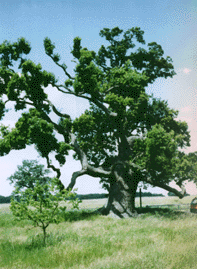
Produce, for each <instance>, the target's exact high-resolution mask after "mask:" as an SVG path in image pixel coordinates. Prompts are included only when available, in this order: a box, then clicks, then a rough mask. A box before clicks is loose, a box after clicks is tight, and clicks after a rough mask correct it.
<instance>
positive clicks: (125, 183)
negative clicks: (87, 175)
mask: <svg viewBox="0 0 197 269" xmlns="http://www.w3.org/2000/svg"><path fill="white" fill-rule="evenodd" d="M138 183H139V181H138V180H137V181H136V180H134V177H131V176H129V175H128V173H126V171H125V170H124V168H123V166H122V165H117V166H116V168H115V170H114V180H112V181H111V183H110V190H109V198H108V202H107V205H106V207H105V208H104V209H103V211H102V213H103V214H105V215H109V216H112V217H116V218H130V217H134V216H136V215H137V212H136V210H135V195H136V190H137V186H138Z"/></svg>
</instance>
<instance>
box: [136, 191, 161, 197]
mask: <svg viewBox="0 0 197 269" xmlns="http://www.w3.org/2000/svg"><path fill="white" fill-rule="evenodd" d="M141 195H142V197H152V196H154V197H155V196H160V197H164V196H165V195H163V194H162V193H151V192H142V193H141ZM136 197H140V193H139V192H136Z"/></svg>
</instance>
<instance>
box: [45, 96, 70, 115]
mask: <svg viewBox="0 0 197 269" xmlns="http://www.w3.org/2000/svg"><path fill="white" fill-rule="evenodd" d="M47 103H48V104H49V105H50V106H51V108H52V110H53V112H54V113H55V114H56V115H57V116H59V117H62V118H68V119H70V115H68V114H62V113H61V112H59V111H58V110H57V108H56V107H55V106H54V105H53V104H52V102H51V101H49V100H47Z"/></svg>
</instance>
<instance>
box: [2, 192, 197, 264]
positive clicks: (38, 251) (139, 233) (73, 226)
mask: <svg viewBox="0 0 197 269" xmlns="http://www.w3.org/2000/svg"><path fill="white" fill-rule="evenodd" d="M192 198H193V197H192V196H188V197H185V198H183V199H182V200H179V199H178V198H176V197H146V198H145V197H143V199H142V203H143V206H144V207H143V209H142V210H141V211H142V213H143V214H141V215H139V216H138V217H137V218H131V219H119V220H118V219H111V218H109V217H107V216H100V215H97V214H95V213H94V212H93V210H92V209H95V208H98V207H100V206H102V205H103V204H104V203H105V202H106V199H100V200H84V201H83V202H82V204H81V205H80V207H81V209H80V210H79V211H74V212H70V213H68V214H67V215H66V216H65V218H67V220H68V221H66V222H61V223H60V224H58V225H56V224H51V225H50V226H49V228H48V237H47V244H46V247H44V246H43V245H42V232H41V230H40V229H39V228H33V229H32V226H31V224H30V222H29V221H20V222H18V221H16V220H15V219H14V217H13V216H12V214H11V212H10V210H9V205H1V206H0V268H1V269H4V268H6V269H7V268H12V269H24V268H25V269H28V268H29V269H30V268H31V269H35V268H36V269H40V268H60V269H65V268H69V269H70V268H72V269H79V268H80V269H85V268H86V269H91V268H94V269H101V268H113V269H120V268H121V269H122V268H125V269H128V268H131V269H133V268H134V269H135V268H136V269H138V268H139V269H141V268H145V269H146V268H147V269H149V268H159V269H160V268H165V269H166V268H167V269H168V268H173V269H176V268H177V269H181V268H184V269H185V268H196V264H197V225H196V224H197V214H191V213H190V212H189V208H188V210H186V211H175V210H170V209H167V208H149V209H147V208H146V205H153V204H155V205H158V204H173V203H174V204H181V203H182V204H188V203H190V202H191V200H192ZM138 202H139V198H136V205H137V206H138Z"/></svg>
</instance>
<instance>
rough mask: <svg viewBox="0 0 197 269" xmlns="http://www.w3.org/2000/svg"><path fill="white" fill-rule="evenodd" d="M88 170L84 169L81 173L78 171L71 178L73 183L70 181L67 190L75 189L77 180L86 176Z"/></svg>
mask: <svg viewBox="0 0 197 269" xmlns="http://www.w3.org/2000/svg"><path fill="white" fill-rule="evenodd" d="M86 172H87V171H86V170H85V169H82V170H80V171H76V172H74V173H73V174H72V177H71V181H70V184H69V185H68V187H67V188H66V189H67V190H69V189H73V187H74V185H75V183H76V179H77V178H78V177H80V176H83V175H85V174H86Z"/></svg>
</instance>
